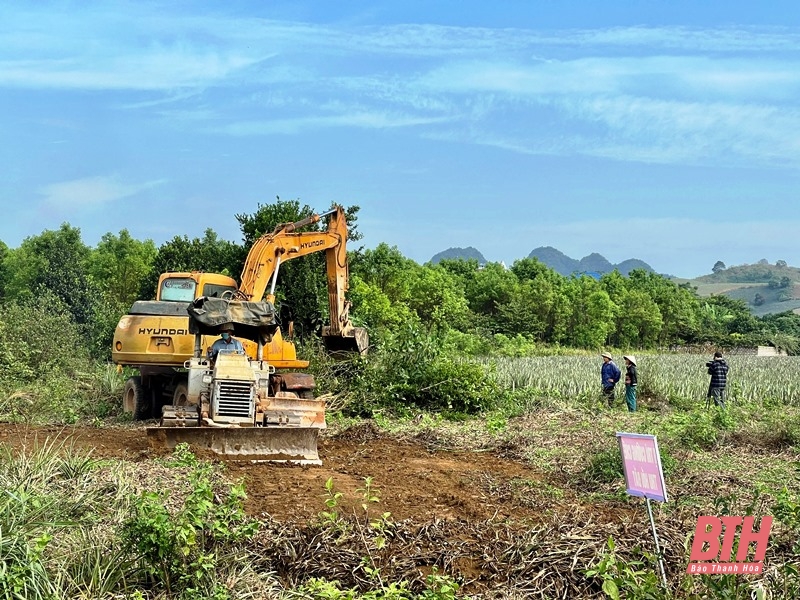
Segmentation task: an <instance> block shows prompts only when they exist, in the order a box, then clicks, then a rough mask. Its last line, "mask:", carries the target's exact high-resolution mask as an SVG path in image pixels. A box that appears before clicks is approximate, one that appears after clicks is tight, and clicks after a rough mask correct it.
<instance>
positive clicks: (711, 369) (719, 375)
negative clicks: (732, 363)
mask: <svg viewBox="0 0 800 600" xmlns="http://www.w3.org/2000/svg"><path fill="white" fill-rule="evenodd" d="M706 367H707V368H708V374H709V375H711V381H710V382H709V384H708V394H707V395H706V408H708V407H709V406H710V405H711V399H712V398H713V399H714V405H715V406H719V407H722V408H725V387H726V385H727V383H728V363H727V362H725V359H724V358H722V352H719V351H717V352H714V359H713V360H711V361H709V362H707V363H706Z"/></svg>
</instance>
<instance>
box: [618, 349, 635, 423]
mask: <svg viewBox="0 0 800 600" xmlns="http://www.w3.org/2000/svg"><path fill="white" fill-rule="evenodd" d="M622 358H623V359H625V404H627V405H628V412H636V384H637V383H639V379H638V377H637V375H636V357H635V356H633V355H632V354H629V355H628V356H623V357H622Z"/></svg>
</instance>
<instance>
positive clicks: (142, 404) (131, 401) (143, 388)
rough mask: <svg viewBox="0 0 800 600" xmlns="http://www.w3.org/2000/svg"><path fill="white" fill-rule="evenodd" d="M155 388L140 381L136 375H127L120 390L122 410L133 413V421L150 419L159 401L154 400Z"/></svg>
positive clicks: (158, 407)
mask: <svg viewBox="0 0 800 600" xmlns="http://www.w3.org/2000/svg"><path fill="white" fill-rule="evenodd" d="M155 392H156V390H154V389H153V388H152V387H150V386H148V385H145V384H144V383H142V378H141V377H140V376H138V375H136V376H134V377H129V378H128V380H127V381H126V382H125V389H124V391H123V392H122V410H124V411H125V412H126V413H133V420H134V421H145V420H147V419H152V418H153V415H154V414H156V413H155V411H156V410H157V409H160V407H161V402H157V401H156V393H155Z"/></svg>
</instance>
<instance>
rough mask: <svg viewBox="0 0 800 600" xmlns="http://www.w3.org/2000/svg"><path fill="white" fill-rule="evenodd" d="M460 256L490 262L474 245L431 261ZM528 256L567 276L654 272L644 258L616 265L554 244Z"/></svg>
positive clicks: (445, 251) (536, 250)
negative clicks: (569, 252) (578, 256)
mask: <svg viewBox="0 0 800 600" xmlns="http://www.w3.org/2000/svg"><path fill="white" fill-rule="evenodd" d="M459 258H461V259H464V260H469V259H471V258H474V259H475V260H477V261H478V264H481V265H484V264H486V263H487V262H488V261H487V260H486V258H484V256H483V254H481V253H480V252H479V251H478V250H476V249H475V248H473V247H472V246H469V247H467V248H448V249H447V250H444V251H443V252H439V254H436V255H434V256H433V258H431V262H432V263H433V264H436V263H438V262H439V261H441V260H444V259H456V260H457V259H459ZM528 258H535V259H538V260H539V262H541V263H543V264H545V265H547V266H548V267H550V268H551V269H553V270H554V271H556V272H557V273H561V274H562V275H565V276H569V275H572V274H573V273H586V274H587V275H591V276H592V277H600V276H601V275H603V274H604V273H610V272H611V271H613V270H614V269H616V270H617V271H619V272H620V273H622V274H623V275H628V274H629V273H630V272H631V271H633V270H634V269H644V270H645V271H650V272H654V271H653V268H652V267H651V266H650V265H648V264H647V263H646V262H644V261H642V260H639V259H638V258H629V259H628V260H624V261H622V262H621V263H619V264H616V265H615V264H612V263H611V262H609V261H608V260H607V259H606V257H605V256H603V255H602V254H598V253H597V252H592V253H591V254H590V255H589V256H584V257H583V258H582V259H580V260H575V259H574V258H570V257H569V256H567V255H566V254H564V253H563V252H561V251H560V250H556V249H555V248H553V247H552V246H541V247H539V248H536V249H535V250H532V251H531V253H530V254H529V255H528Z"/></svg>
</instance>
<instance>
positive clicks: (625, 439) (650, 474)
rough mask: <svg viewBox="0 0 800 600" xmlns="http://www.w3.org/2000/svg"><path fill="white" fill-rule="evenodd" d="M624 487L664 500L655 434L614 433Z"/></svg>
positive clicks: (664, 488)
mask: <svg viewBox="0 0 800 600" xmlns="http://www.w3.org/2000/svg"><path fill="white" fill-rule="evenodd" d="M617 439H618V440H619V450H620V452H621V453H622V467H623V470H624V471H625V487H626V488H627V492H628V493H629V494H631V495H632V496H642V497H644V498H650V499H651V500H658V501H659V502H666V501H667V488H666V486H665V485H664V472H663V471H662V470H661V455H660V454H659V453H658V442H657V441H656V436H654V435H645V434H642V433H617Z"/></svg>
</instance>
